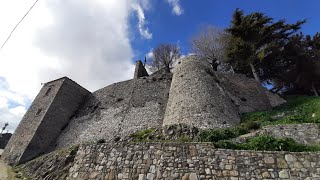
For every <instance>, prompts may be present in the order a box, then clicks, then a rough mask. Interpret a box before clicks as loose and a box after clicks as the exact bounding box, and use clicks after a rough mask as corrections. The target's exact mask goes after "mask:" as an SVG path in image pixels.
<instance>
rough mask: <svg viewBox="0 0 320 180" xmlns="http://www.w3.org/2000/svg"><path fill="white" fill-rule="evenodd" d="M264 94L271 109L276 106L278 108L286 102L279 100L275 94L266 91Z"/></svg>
mask: <svg viewBox="0 0 320 180" xmlns="http://www.w3.org/2000/svg"><path fill="white" fill-rule="evenodd" d="M266 94H267V96H268V99H269V101H270V104H271V106H272V107H277V106H280V105H282V104H285V103H286V102H287V101H286V100H285V99H283V98H281V97H280V96H279V95H278V94H276V93H272V92H270V91H268V90H266Z"/></svg>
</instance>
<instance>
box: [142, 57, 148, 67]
mask: <svg viewBox="0 0 320 180" xmlns="http://www.w3.org/2000/svg"><path fill="white" fill-rule="evenodd" d="M146 64H147V57H146V56H145V57H144V63H143V67H146Z"/></svg>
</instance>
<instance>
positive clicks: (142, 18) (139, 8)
mask: <svg viewBox="0 0 320 180" xmlns="http://www.w3.org/2000/svg"><path fill="white" fill-rule="evenodd" d="M131 7H132V9H133V10H134V11H135V12H136V13H137V17H138V20H139V23H138V29H139V33H140V35H141V36H142V37H143V38H145V39H152V33H150V32H149V29H148V28H146V27H145V24H146V18H145V16H144V11H143V6H141V5H140V4H138V3H133V4H132V6H131Z"/></svg>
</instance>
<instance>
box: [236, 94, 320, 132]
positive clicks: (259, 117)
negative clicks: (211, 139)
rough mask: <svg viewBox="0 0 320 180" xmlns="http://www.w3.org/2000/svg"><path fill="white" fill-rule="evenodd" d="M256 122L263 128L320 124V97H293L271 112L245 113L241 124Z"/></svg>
mask: <svg viewBox="0 0 320 180" xmlns="http://www.w3.org/2000/svg"><path fill="white" fill-rule="evenodd" d="M252 122H256V123H259V124H260V125H261V126H266V125H275V124H299V123H320V97H311V96H291V97H288V98H287V103H286V104H285V105H283V106H280V107H277V108H275V109H273V110H271V111H259V112H252V113H245V114H243V115H242V117H241V124H243V125H246V124H248V123H252Z"/></svg>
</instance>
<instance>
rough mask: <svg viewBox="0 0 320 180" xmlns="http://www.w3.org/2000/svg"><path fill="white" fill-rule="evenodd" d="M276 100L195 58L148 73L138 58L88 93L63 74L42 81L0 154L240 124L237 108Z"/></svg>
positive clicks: (13, 160) (13, 158)
mask: <svg viewBox="0 0 320 180" xmlns="http://www.w3.org/2000/svg"><path fill="white" fill-rule="evenodd" d="M277 98H278V99H277ZM275 99H276V101H275ZM270 100H271V101H270ZM279 100H280V101H281V99H280V97H276V95H272V94H270V93H267V92H266V89H264V88H263V87H261V86H260V85H259V84H258V83H257V82H256V81H255V80H253V79H250V78H247V77H245V76H244V75H240V74H224V73H219V72H214V71H213V70H212V68H211V66H210V65H209V63H207V62H206V61H203V60H199V59H197V58H196V57H195V56H190V57H186V58H184V59H181V60H180V61H179V62H178V64H177V66H176V67H175V69H174V73H173V74H171V73H166V72H165V71H164V70H159V71H157V72H155V73H154V74H151V75H150V76H149V75H148V73H147V71H146V69H145V68H144V66H143V64H142V63H141V61H137V63H136V69H135V73H134V78H133V79H132V80H128V81H123V82H119V83H115V84H112V85H109V86H107V87H104V88H102V89H99V90H97V91H95V92H92V93H91V92H89V91H88V90H86V89H85V88H83V87H81V86H80V85H79V84H77V83H76V82H74V81H72V80H71V79H69V78H67V77H63V78H60V79H56V80H53V81H50V82H47V83H45V84H44V86H43V87H42V89H41V90H40V92H39V94H38V95H37V96H36V98H35V100H34V101H33V103H32V105H31V106H30V108H29V110H28V111H27V112H26V114H25V115H24V117H23V119H22V120H21V122H20V124H19V126H18V127H17V129H16V131H15V133H14V134H13V136H12V138H11V139H10V141H9V143H8V145H7V146H6V148H5V150H4V153H3V155H2V158H3V159H4V160H5V161H7V162H9V163H10V164H21V163H24V162H26V161H29V160H31V159H33V158H35V157H37V156H39V155H41V154H45V153H48V152H51V151H53V150H56V149H60V148H65V147H69V146H72V145H76V144H80V143H83V142H90V141H97V140H99V139H105V140H106V141H108V142H109V141H119V140H121V139H122V138H123V137H125V136H127V135H129V134H132V133H134V132H137V131H141V130H144V129H148V128H159V127H162V126H169V125H174V124H185V125H188V126H192V127H197V128H199V129H208V128H223V127H231V126H234V125H236V124H238V123H239V122H240V113H244V112H252V111H258V110H268V109H270V108H271V107H272V106H276V105H277V103H279Z"/></svg>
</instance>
